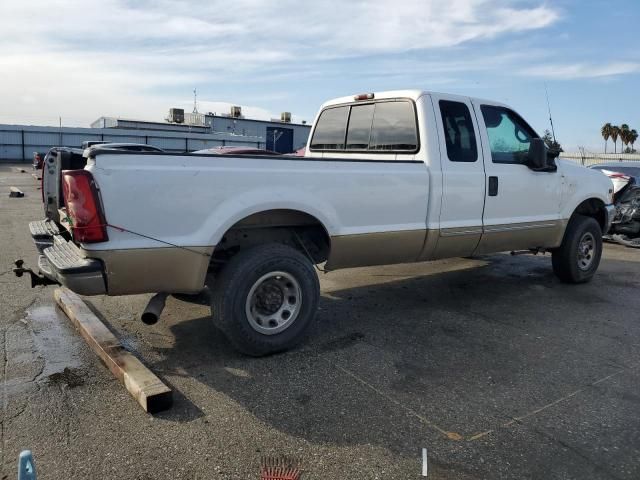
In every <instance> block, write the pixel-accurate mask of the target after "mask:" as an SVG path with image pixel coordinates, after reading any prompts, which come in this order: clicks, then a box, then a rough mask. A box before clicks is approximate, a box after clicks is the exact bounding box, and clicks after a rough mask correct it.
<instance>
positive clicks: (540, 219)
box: [473, 101, 564, 253]
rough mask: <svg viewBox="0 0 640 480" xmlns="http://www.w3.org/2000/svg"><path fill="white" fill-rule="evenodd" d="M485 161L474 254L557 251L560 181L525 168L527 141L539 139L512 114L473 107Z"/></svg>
mask: <svg viewBox="0 0 640 480" xmlns="http://www.w3.org/2000/svg"><path fill="white" fill-rule="evenodd" d="M473 107H474V110H475V115H476V119H477V120H478V124H479V125H480V131H481V139H482V150H483V154H484V158H485V171H486V176H487V180H486V182H487V183H486V196H485V202H484V215H483V235H482V239H481V241H480V243H479V245H478V248H477V249H476V252H475V253H490V252H499V251H505V250H518V249H529V248H536V247H550V246H556V245H557V244H558V243H559V241H558V237H559V236H560V239H561V236H562V232H563V231H564V225H563V223H562V221H561V218H560V200H561V192H562V176H561V174H560V173H559V172H557V171H556V172H534V171H533V170H531V169H530V168H529V167H528V166H527V165H526V162H527V158H528V156H527V154H528V151H529V143H530V140H531V138H536V137H538V135H537V134H536V133H535V131H534V130H533V129H532V128H531V127H530V126H529V125H528V124H527V123H526V122H525V121H524V120H523V119H522V118H521V117H520V116H519V115H518V114H517V113H515V112H514V111H513V110H510V109H509V108H506V107H504V106H500V105H492V104H490V103H487V102H478V101H474V102H473Z"/></svg>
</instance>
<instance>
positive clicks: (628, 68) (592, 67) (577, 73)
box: [520, 62, 640, 80]
mask: <svg viewBox="0 0 640 480" xmlns="http://www.w3.org/2000/svg"><path fill="white" fill-rule="evenodd" d="M637 72H640V63H637V62H613V63H566V64H553V65H541V66H538V67H531V68H526V69H524V70H521V71H520V74H521V75H529V76H535V77H543V78H549V79H557V80H573V79H576V78H599V77H613V76H617V75H625V74H630V73H637Z"/></svg>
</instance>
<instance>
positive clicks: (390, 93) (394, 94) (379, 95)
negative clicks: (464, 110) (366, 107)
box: [321, 89, 506, 109]
mask: <svg viewBox="0 0 640 480" xmlns="http://www.w3.org/2000/svg"><path fill="white" fill-rule="evenodd" d="M369 93H371V94H373V95H374V99H377V100H380V99H387V98H409V99H411V100H414V101H415V100H418V98H420V97H421V96H423V95H429V94H444V95H447V96H448V97H451V98H459V99H460V100H469V99H471V100H478V101H480V102H483V101H486V102H488V101H489V100H485V99H482V98H475V97H469V96H467V95H455V94H450V93H445V92H434V91H427V90H418V89H409V90H387V91H383V92H361V94H369ZM356 95H360V94H355V95H349V96H346V97H338V98H334V99H331V100H328V101H326V102H324V103H323V104H322V106H321V109H323V108H325V107H328V106H331V105H340V104H343V103H353V102H354V101H355V98H354V97H355V96H356ZM490 103H492V104H494V105H495V104H499V105H503V104H501V103H500V102H496V101H495V100H491V101H490ZM504 106H506V105H504Z"/></svg>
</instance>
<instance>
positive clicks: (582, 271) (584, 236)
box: [551, 215, 602, 283]
mask: <svg viewBox="0 0 640 480" xmlns="http://www.w3.org/2000/svg"><path fill="white" fill-rule="evenodd" d="M601 256H602V230H601V229H600V225H599V224H598V222H597V221H596V220H595V219H593V218H591V217H585V216H584V215H576V216H574V217H573V218H571V220H570V221H569V225H568V226H567V230H566V231H565V234H564V238H563V240H562V244H561V245H560V247H558V248H557V249H556V250H554V251H553V253H552V256H551V262H552V264H553V273H555V274H556V276H557V277H558V278H559V279H560V280H562V281H563V282H565V283H584V282H588V281H590V280H591V279H592V278H593V275H594V274H595V273H596V270H598V265H600V258H601Z"/></svg>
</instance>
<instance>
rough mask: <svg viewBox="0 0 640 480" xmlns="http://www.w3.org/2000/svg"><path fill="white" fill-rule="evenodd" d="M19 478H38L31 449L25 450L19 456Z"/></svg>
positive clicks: (33, 479)
mask: <svg viewBox="0 0 640 480" xmlns="http://www.w3.org/2000/svg"><path fill="white" fill-rule="evenodd" d="M18 480H36V464H35V463H34V462H33V455H31V450H23V451H22V452H20V456H19V457H18Z"/></svg>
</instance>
